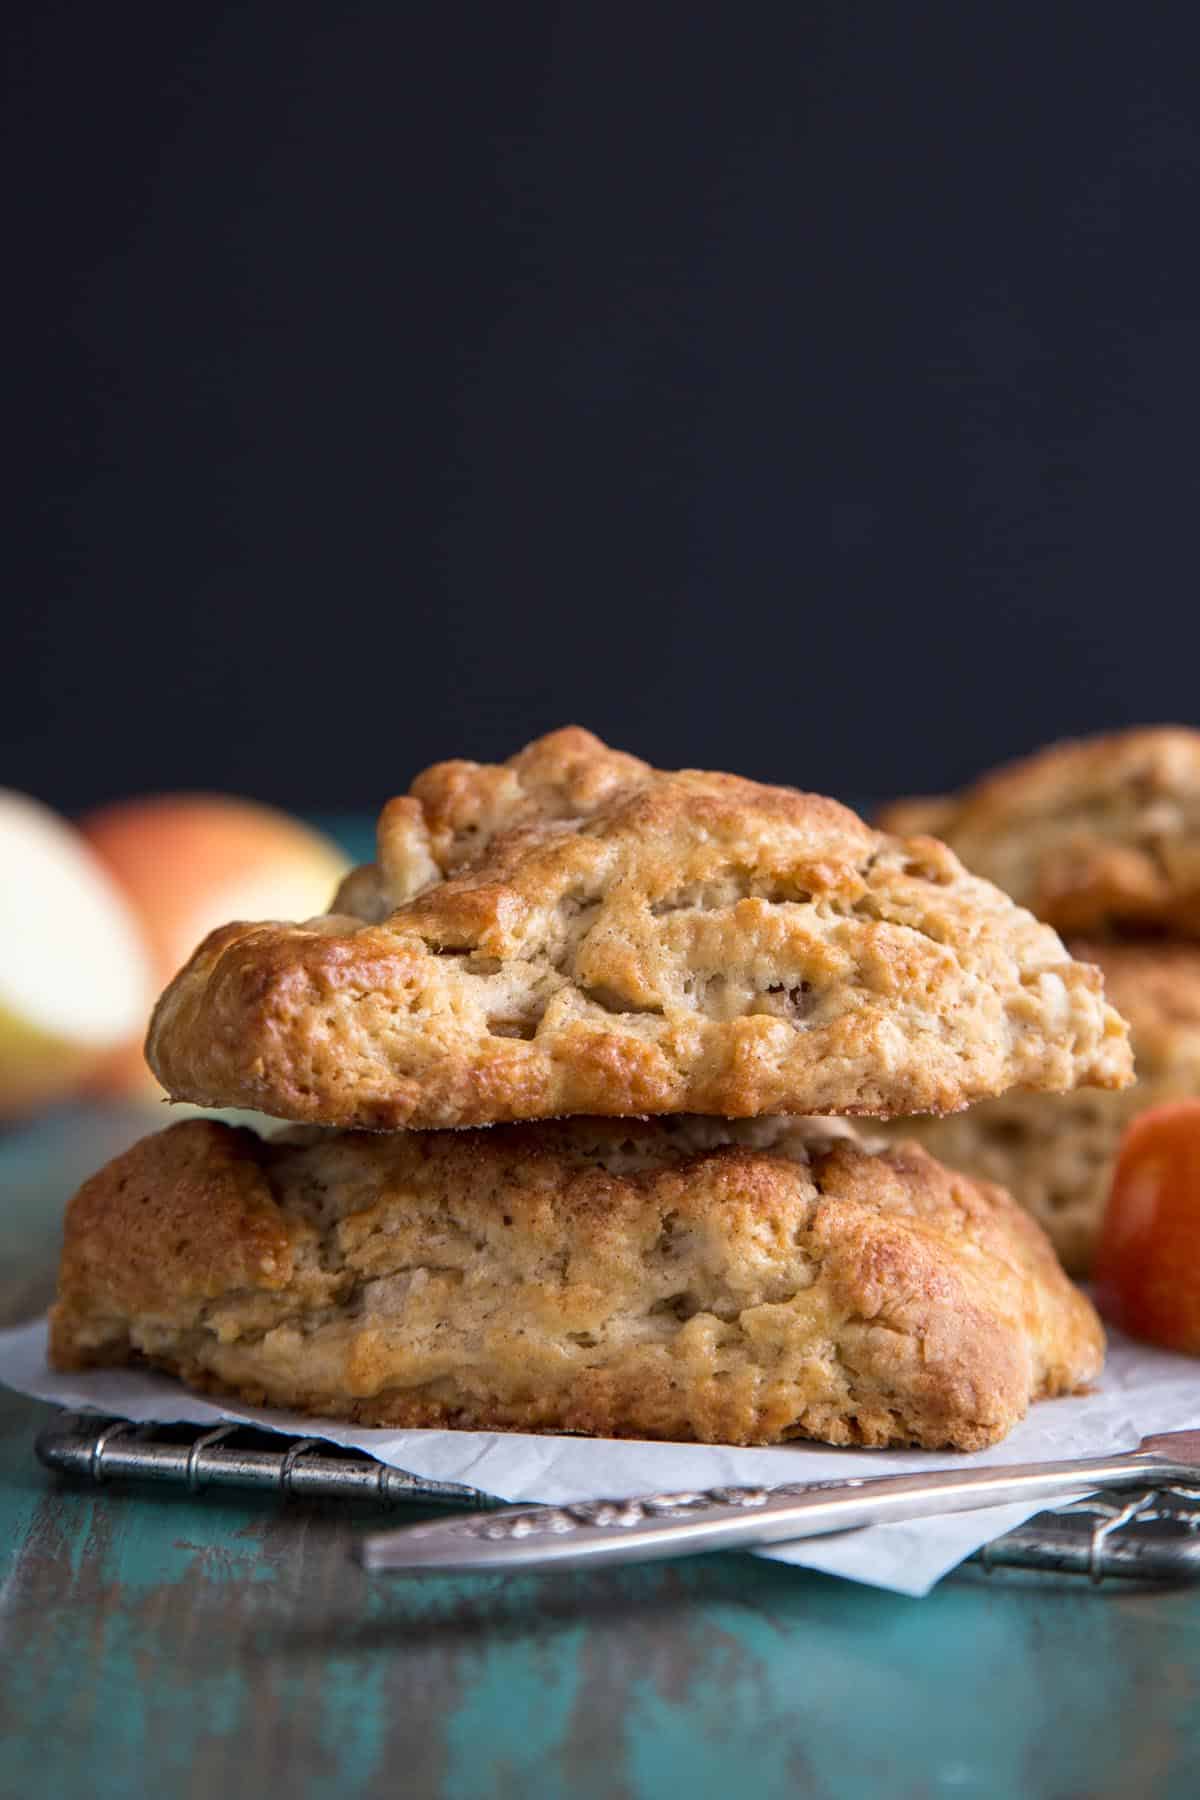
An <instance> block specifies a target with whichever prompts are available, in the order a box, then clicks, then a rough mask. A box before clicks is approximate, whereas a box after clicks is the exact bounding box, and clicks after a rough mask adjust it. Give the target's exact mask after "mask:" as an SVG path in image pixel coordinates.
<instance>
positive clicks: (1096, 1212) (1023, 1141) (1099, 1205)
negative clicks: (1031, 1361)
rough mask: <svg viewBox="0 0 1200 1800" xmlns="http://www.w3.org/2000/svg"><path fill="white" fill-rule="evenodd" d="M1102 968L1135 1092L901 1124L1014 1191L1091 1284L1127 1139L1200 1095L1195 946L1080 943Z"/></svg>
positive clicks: (1026, 1098)
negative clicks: (1129, 1054) (1125, 1028)
mask: <svg viewBox="0 0 1200 1800" xmlns="http://www.w3.org/2000/svg"><path fill="white" fill-rule="evenodd" d="M1071 947H1072V950H1073V951H1074V953H1075V955H1077V956H1081V957H1085V958H1086V959H1087V961H1088V962H1097V963H1099V964H1100V966H1101V968H1102V969H1103V970H1104V981H1105V987H1106V989H1107V991H1108V993H1109V995H1110V996H1111V998H1112V1000H1113V1003H1114V1005H1116V1006H1117V1007H1119V1008H1120V1010H1121V1012H1122V1014H1123V1015H1124V1016H1125V1017H1126V1018H1127V1019H1128V1020H1129V1023H1130V1027H1131V1030H1132V1035H1133V1047H1134V1055H1135V1058H1136V1066H1137V1077H1138V1079H1137V1085H1136V1086H1135V1087H1132V1088H1127V1089H1125V1091H1124V1092H1123V1093H1119V1094H1101V1093H1096V1092H1094V1091H1093V1092H1089V1091H1080V1092H1079V1093H1075V1094H1071V1095H1068V1096H1066V1097H1065V1098H1056V1097H1053V1096H1049V1095H1045V1094H1005V1095H1002V1096H1001V1097H1000V1098H999V1099H996V1100H986V1101H984V1102H983V1103H982V1104H981V1105H979V1106H976V1107H972V1108H971V1110H970V1111H969V1112H965V1113H959V1114H957V1115H956V1116H955V1117H954V1118H952V1119H930V1120H911V1121H903V1122H902V1123H901V1125H900V1126H898V1127H896V1128H894V1129H895V1130H896V1132H897V1134H898V1135H904V1136H909V1137H914V1138H916V1139H917V1140H918V1141H919V1142H920V1143H922V1144H924V1145H925V1147H926V1148H927V1149H928V1150H930V1151H932V1153H933V1154H934V1155H935V1156H937V1157H939V1158H940V1159H941V1160H942V1161H943V1162H946V1163H949V1164H950V1165H951V1166H952V1167H953V1168H957V1169H962V1170H964V1171H965V1172H966V1173H967V1174H969V1175H974V1176H976V1177H978V1178H979V1179H981V1180H984V1181H998V1182H1000V1183H1001V1185H1002V1186H1004V1187H1006V1188H1008V1190H1009V1191H1010V1193H1012V1194H1013V1195H1014V1196H1015V1197H1016V1199H1018V1200H1019V1201H1020V1202H1021V1204H1022V1205H1023V1206H1025V1207H1027V1208H1028V1209H1029V1211H1030V1212H1031V1213H1032V1214H1033V1215H1034V1217H1035V1218H1036V1219H1038V1220H1039V1221H1040V1223H1041V1224H1042V1225H1043V1226H1044V1227H1045V1229H1046V1231H1047V1232H1048V1234H1049V1236H1050V1238H1051V1239H1052V1241H1053V1243H1054V1246H1055V1248H1056V1250H1057V1251H1058V1253H1059V1256H1060V1257H1061V1258H1062V1261H1063V1265H1064V1267H1065V1268H1066V1269H1068V1270H1069V1271H1070V1272H1071V1273H1072V1274H1075V1275H1086V1274H1087V1272H1088V1270H1089V1269H1090V1267H1091V1262H1092V1256H1093V1253H1094V1251H1095V1246H1096V1239H1097V1236H1098V1234H1099V1230H1100V1225H1101V1222H1102V1220H1103V1217H1104V1209H1105V1205H1106V1204H1107V1201H1108V1189H1109V1182H1110V1180H1111V1176H1112V1165H1113V1161H1114V1159H1115V1157H1116V1152H1117V1145H1118V1143H1119V1142H1120V1138H1121V1133H1122V1132H1123V1131H1124V1129H1125V1127H1126V1125H1127V1124H1128V1123H1129V1121H1130V1120H1131V1119H1132V1118H1134V1117H1135V1116H1136V1115H1137V1114H1138V1113H1140V1112H1144V1111H1145V1110H1146V1109H1147V1108H1148V1107H1151V1106H1159V1105H1161V1104H1162V1103H1163V1102H1164V1101H1167V1100H1180V1099H1185V1098H1188V1097H1191V1096H1194V1095H1200V946H1197V945H1195V944H1165V943H1147V944H1096V943H1086V944H1079V943H1075V944H1073V945H1072V946H1071Z"/></svg>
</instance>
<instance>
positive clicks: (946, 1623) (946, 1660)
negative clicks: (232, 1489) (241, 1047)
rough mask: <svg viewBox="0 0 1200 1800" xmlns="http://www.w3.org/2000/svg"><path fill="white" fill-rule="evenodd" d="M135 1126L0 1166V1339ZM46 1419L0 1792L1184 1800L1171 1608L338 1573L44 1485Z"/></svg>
mask: <svg viewBox="0 0 1200 1800" xmlns="http://www.w3.org/2000/svg"><path fill="white" fill-rule="evenodd" d="M142 1123H144V1121H139V1120H137V1119H136V1118H135V1117H133V1116H132V1115H117V1114H104V1115H99V1114H94V1115H91V1116H88V1115H83V1114H67V1115H62V1116H59V1117H58V1118H56V1119H54V1120H51V1121H49V1122H47V1123H45V1124H43V1125H41V1126H39V1127H38V1128H37V1130H36V1131H31V1132H23V1133H12V1134H10V1135H9V1136H8V1138H7V1139H5V1140H4V1141H3V1142H0V1188H2V1192H3V1203H2V1209H0V1319H2V1320H4V1321H5V1322H10V1321H12V1320H14V1319H16V1318H18V1317H21V1316H24V1315H27V1314H28V1313H29V1312H30V1311H31V1310H33V1309H35V1308H36V1307H37V1306H38V1305H40V1304H41V1302H42V1300H43V1299H44V1297H45V1295H46V1293H47V1291H48V1289H49V1285H50V1280H51V1274H52V1266H53V1257H54V1244H55V1239H56V1233H57V1219H58V1214H59V1211H60V1208H61V1203H62V1200H63V1198H64V1197H65V1195H66V1193H67V1191H68V1190H69V1188H70V1186H71V1184H72V1182H73V1181H74V1180H76V1179H77V1178H78V1177H79V1176H80V1175H81V1174H82V1173H84V1172H85V1171H86V1170H87V1169H88V1168H90V1167H91V1166H93V1165H94V1164H95V1163H96V1162H98V1161H99V1160H100V1159H101V1158H102V1157H104V1156H106V1155H109V1154H112V1153H113V1152H114V1150H115V1149H116V1148H117V1147H118V1146H119V1144H120V1143H121V1142H123V1141H126V1140H127V1139H128V1138H129V1137H130V1136H131V1135H133V1134H134V1132H135V1131H136V1129H138V1127H139V1125H140V1124H142ZM151 1123H152V1124H153V1123H157V1121H156V1120H152V1121H151ZM49 1416H50V1413H49V1409H47V1408H45V1407H40V1406H36V1405H34V1404H32V1403H30V1402H28V1401H25V1400H23V1399H20V1398H18V1397H16V1396H14V1395H11V1394H7V1393H0V1526H2V1530H0V1645H2V1648H0V1658H2V1659H3V1662H2V1674H0V1794H2V1795H4V1796H5V1797H7V1796H14V1797H16V1796H20V1797H21V1800H26V1797H28V1796H39V1795H53V1796H55V1797H59V1796H61V1797H62V1800H74V1797H75V1796H80V1797H81V1800H82V1797H83V1796H87V1797H88V1800H109V1797H110V1796H111V1797H112V1800H117V1797H118V1796H119V1797H121V1800H126V1797H127V1796H131V1795H137V1794H140V1793H146V1794H152V1795H154V1796H156V1797H157V1796H168V1795H169V1796H172V1797H173V1800H174V1797H178V1800H199V1797H200V1796H204V1797H205V1800H211V1797H212V1796H219V1797H221V1800H235V1797H237V1796H241V1795H253V1796H256V1797H261V1796H263V1795H274V1794H286V1795H288V1796H289V1800H310V1797H316V1796H325V1795H335V1794H336V1795H339V1796H344V1797H345V1800H354V1797H355V1796H359V1795H376V1794H378V1795H384V1794H406V1795H418V1796H420V1795H426V1794H428V1795H448V1796H454V1797H458V1796H462V1797H463V1800H484V1797H486V1796H490V1795H496V1796H514V1797H517V1796H519V1797H521V1800H524V1797H525V1796H531V1795H536V1796H542V1795H546V1796H562V1797H563V1800H601V1797H603V1800H608V1797H609V1796H613V1797H619V1796H640V1795H667V1796H671V1797H672V1800H674V1797H675V1796H680V1797H682V1796H687V1800H704V1797H705V1796H709V1795H712V1796H717V1795H720V1796H722V1800H725V1797H727V1796H730V1795H739V1794H742V1793H748V1794H754V1795H756V1796H762V1797H763V1800H773V1797H774V1796H789V1797H791V1796H804V1795H817V1796H844V1795H845V1796H855V1797H857V1796H875V1795H881V1796H885V1795H886V1796H894V1795H898V1796H909V1795H911V1796H925V1795H943V1794H944V1795H955V1796H957V1795H965V1796H980V1795H983V1796H993V1795H995V1796H1009V1795H1012V1796H1032V1797H1034V1800H1038V1797H1043V1796H1044V1797H1046V1800H1073V1797H1075V1796H1088V1797H1089V1800H1128V1797H1130V1796H1138V1797H1147V1800H1158V1797H1163V1800H1175V1797H1176V1796H1179V1797H1180V1800H1191V1797H1192V1796H1194V1795H1195V1794H1196V1793H1197V1792H1200V1592H1196V1591H1191V1592H1174V1593H1164V1594H1159V1593H1150V1592H1137V1593H1130V1592H1119V1591H1116V1590H1108V1589H1103V1590H1100V1591H1093V1590H1091V1589H1089V1588H1087V1587H1086V1586H1082V1585H1076V1584H1069V1583H1067V1582H1066V1581H1047V1580H1044V1579H1041V1578H1034V1577H1020V1578H1011V1577H995V1578H991V1579H988V1578H986V1577H984V1576H983V1575H981V1574H978V1573H974V1572H972V1573H966V1574H963V1575H960V1576H958V1577H955V1578H953V1579H952V1580H950V1581H948V1582H946V1583H944V1584H943V1585H942V1587H941V1588H940V1589H939V1590H938V1591H937V1592H936V1593H935V1594H934V1595H933V1596H931V1598H929V1599H928V1600H924V1601H911V1600H904V1599H900V1598H897V1597H894V1596H890V1595H886V1594H881V1593H877V1592H875V1591H873V1590H870V1589H866V1588H859V1587H855V1586H853V1585H851V1584H849V1583H843V1582H835V1581H832V1580H828V1579H825V1578H823V1577H821V1576H817V1575H808V1574H804V1573H801V1572H799V1571H795V1570H789V1569H783V1568H779V1567H773V1566H770V1565H767V1564H764V1563H761V1562H756V1561H755V1560H754V1559H753V1558H750V1557H733V1556H721V1557H712V1558H705V1559H695V1560H693V1561H691V1562H687V1563H679V1564H675V1565H671V1566H667V1567H663V1568H660V1569H654V1568H652V1567H651V1568H643V1569H634V1570H627V1571H619V1572H617V1573H616V1574H613V1575H607V1576H605V1575H601V1574H599V1573H597V1574H594V1575H588V1576H569V1575H568V1576H561V1577H555V1578H537V1577H523V1578H520V1579H515V1580H511V1581H508V1582H503V1581H500V1580H498V1579H496V1578H494V1577H491V1578H486V1579H475V1580H470V1581H468V1580H444V1579H427V1580H424V1581H414V1580H408V1579H403V1578H385V1577H380V1576H374V1577H367V1576H366V1575H364V1574H363V1573H362V1572H361V1571H360V1570H359V1569H358V1568H357V1567H356V1566H355V1565H354V1563H353V1562H352V1561H351V1559H350V1557H349V1554H348V1547H349V1545H350V1543H351V1541H352V1539H353V1537H354V1535H355V1533H356V1532H359V1531H361V1530H362V1529H363V1528H364V1526H365V1524H366V1522H367V1520H368V1518H369V1516H370V1515H368V1514H367V1513H365V1512H362V1511H358V1512H355V1513H353V1514H349V1513H347V1512H346V1511H345V1510H342V1509H339V1508H337V1507H336V1506H334V1505H332V1504H325V1505H299V1504H281V1503H278V1502H275V1501H273V1500H268V1499H266V1498H265V1497H264V1498H258V1497H256V1496H248V1497H245V1498H243V1497H234V1496H232V1495H230V1494H228V1493H225V1494H223V1495H217V1494H209V1495H205V1496H202V1497H200V1498H196V1499H192V1498H188V1497H183V1496H180V1495H176V1494H173V1493H170V1492H167V1491H163V1490H159V1489H147V1488H141V1489H135V1488H128V1487H126V1488H117V1487H111V1488H106V1489H101V1490H91V1489H88V1488H86V1487H82V1486H72V1485H69V1484H66V1483H62V1482H59V1481H57V1480H55V1479H54V1478H52V1477H50V1476H48V1475H47V1474H46V1473H45V1472H44V1471H43V1470H42V1469H41V1468H40V1467H39V1465H38V1464H37V1463H36V1462H35V1460H34V1457H33V1438H34V1434H35V1432H36V1430H37V1428H38V1426H39V1424H40V1423H41V1422H42V1421H44V1420H45V1419H47V1418H48V1417H49Z"/></svg>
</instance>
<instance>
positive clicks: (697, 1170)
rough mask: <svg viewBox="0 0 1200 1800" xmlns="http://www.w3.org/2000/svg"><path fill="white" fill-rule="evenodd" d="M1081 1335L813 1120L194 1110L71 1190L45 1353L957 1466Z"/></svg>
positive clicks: (984, 1225)
mask: <svg viewBox="0 0 1200 1800" xmlns="http://www.w3.org/2000/svg"><path fill="white" fill-rule="evenodd" d="M1103 1347H1104V1339H1103V1334H1102V1332H1101V1329H1100V1324H1099V1321H1098V1319H1097V1318H1096V1315H1095V1313H1094V1312H1093V1310H1092V1308H1091V1306H1090V1304H1089V1303H1088V1301H1087V1300H1086V1299H1085V1298H1084V1296H1083V1295H1082V1294H1081V1293H1079V1292H1078V1291H1077V1290H1076V1289H1075V1288H1074V1287H1072V1286H1071V1284H1070V1282H1069V1281H1068V1280H1067V1278H1066V1276H1065V1275H1064V1274H1063V1272H1062V1270H1061V1269H1060V1267H1059V1265H1058V1262H1057V1260H1056V1259H1055V1256H1054V1253H1053V1251H1052V1249H1051V1247H1050V1245H1049V1243H1048V1242H1047V1240H1046V1238H1045V1236H1044V1235H1043V1233H1042V1232H1041V1230H1040V1228H1039V1227H1038V1226H1037V1225H1036V1224H1035V1222H1034V1221H1033V1220H1032V1219H1030V1218H1029V1217H1028V1216H1027V1215H1026V1214H1025V1213H1023V1212H1022V1211H1021V1210H1020V1209H1019V1208H1018V1207H1017V1206H1016V1205H1015V1204H1014V1203H1013V1202H1012V1201H1011V1200H1010V1199H1009V1197H1008V1196H1007V1194H1005V1193H1004V1192H1003V1191H1002V1190H1000V1189H999V1188H994V1187H988V1186H985V1185H983V1184H981V1183H976V1182H972V1181H971V1180H969V1179H967V1178H965V1177H963V1176H962V1175H958V1174H952V1173H951V1172H950V1171H949V1170H947V1169H944V1168H942V1167H941V1165H940V1164H938V1163H936V1162H935V1161H934V1160H933V1159H932V1157H930V1156H928V1155H927V1154H926V1153H925V1152H924V1151H923V1150H921V1149H919V1148H918V1147H917V1146H915V1145H910V1144H901V1145H898V1146H896V1147H894V1148H892V1149H888V1150H885V1151H883V1152H880V1153H875V1152H873V1151H871V1150H869V1149H867V1148H865V1147H864V1146H863V1145H862V1144H861V1143H860V1142H859V1141H858V1140H857V1139H856V1138H855V1136H854V1135H853V1133H852V1132H851V1131H850V1129H849V1128H848V1127H846V1126H844V1125H840V1124H834V1123H831V1122H828V1121H820V1120H787V1121H784V1120H757V1121H750V1122H747V1123H744V1124H741V1125H738V1124H727V1123H726V1122H724V1121H722V1120H713V1119H664V1120H658V1121H653V1122H640V1121H633V1120H590V1119H573V1120H566V1121H562V1122H560V1123H554V1124H547V1125H517V1126H510V1127H497V1128H494V1129H491V1130H487V1129H485V1130H477V1131H461V1132H455V1131H445V1132H397V1133H394V1134H389V1135H383V1136H371V1135H363V1134H355V1133H340V1132H319V1131H318V1132H314V1131H306V1132H300V1133H296V1132H292V1133H290V1134H286V1135H284V1136H282V1137H279V1138H275V1139H273V1140H269V1141H264V1140H262V1139H260V1138H258V1137H257V1136H255V1135H254V1134H253V1133H252V1132H250V1131H245V1130H234V1129H232V1128H231V1127H229V1126H226V1125H222V1124H217V1123H215V1122H210V1121H206V1120H193V1121H189V1122H186V1123H184V1124H180V1125H174V1126H171V1127H170V1128H169V1129H168V1130H166V1131H163V1132H160V1133H158V1134H157V1135H156V1136H154V1137H150V1138H146V1139H144V1140H143V1141H142V1142H141V1143H140V1144H136V1145H135V1146H134V1147H133V1149H132V1150H129V1151H127V1152H126V1154H125V1155H124V1156H121V1157H118V1158H117V1159H116V1161H115V1162H112V1163H110V1164H109V1165H108V1166H107V1168H104V1169H102V1170H101V1171H100V1172H99V1174H97V1175H94V1176H93V1177H92V1178H91V1180H90V1181H88V1182H87V1183H85V1185H84V1186H83V1188H82V1189H81V1190H80V1192H79V1193H78V1194H77V1195H76V1196H75V1199H74V1200H73V1201H72V1203H71V1206H70V1209H69V1212H68V1215H67V1225H66V1241H65V1245H64V1250H63V1259H62V1268H61V1274H60V1283H59V1299H58V1304H57V1305H56V1307H55V1309H54V1313H53V1318H52V1333H51V1354H52V1357H53V1360H54V1362H55V1363H56V1364H57V1365H58V1366H59V1367H60V1368H78V1367H81V1366H84V1365H87V1364H93V1363H121V1362H127V1361H131V1360H138V1359H144V1360H146V1361H148V1362H150V1363H153V1364H156V1365H157V1366H158V1367H160V1368H164V1369H168V1370H172V1371H174V1372H175V1373H177V1374H179V1375H181V1376H182V1377H183V1378H184V1380H185V1381H189V1382H191V1383H192V1384H193V1385H194V1386H196V1387H200V1388H204V1389H209V1390H217V1391H219V1392H224V1393H230V1394H236V1395H240V1396H241V1398H242V1399H244V1400H247V1401H251V1402H258V1403H264V1402H266V1403H272V1404H275V1405H279V1406H285V1407H289V1408H292V1409H297V1410H301V1411H305V1412H310V1413H318V1414H324V1415H327V1416H330V1417H336V1418H343V1419H353V1420H357V1421H358V1422H359V1423H362V1424H369V1425H394V1426H413V1425H437V1426H461V1427H476V1428H480V1427H482V1428H502V1429H508V1430H526V1431H540V1430H551V1431H574V1432H590V1433H599V1434H603V1435H608V1436H642V1437H661V1438H679V1439H693V1440H694V1439H699V1440H702V1441H709V1442H724V1443H740V1444H770V1443H778V1442H780V1441H782V1440H784V1439H788V1438H819V1439H823V1440H824V1441H825V1442H827V1443H832V1444H867V1445H884V1444H919V1445H924V1446H926V1447H928V1448H930V1449H938V1448H944V1447H945V1448H956V1449H961V1450H975V1449H979V1448H980V1447H982V1446H983V1445H985V1444H991V1443H994V1442H995V1441H996V1439H998V1438H1000V1437H1003V1435H1004V1433H1005V1432H1006V1431H1008V1430H1009V1428H1010V1427H1011V1426H1012V1425H1013V1424H1014V1423H1015V1422H1016V1421H1017V1420H1018V1419H1020V1418H1021V1416H1022V1415H1023V1413H1024V1412H1025V1409H1026V1406H1027V1405H1028V1403H1029V1401H1030V1400H1032V1399H1036V1398H1037V1397H1039V1396H1041V1395H1049V1394H1059V1393H1065V1392H1069V1391H1070V1390H1072V1389H1075V1388H1078V1387H1079V1386H1080V1385H1081V1384H1083V1383H1086V1382H1088V1381H1089V1380H1090V1379H1091V1378H1092V1377H1093V1376H1094V1375H1095V1374H1096V1373H1097V1371H1098V1370H1099V1368H1100V1365H1101V1362H1102V1360H1103Z"/></svg>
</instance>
